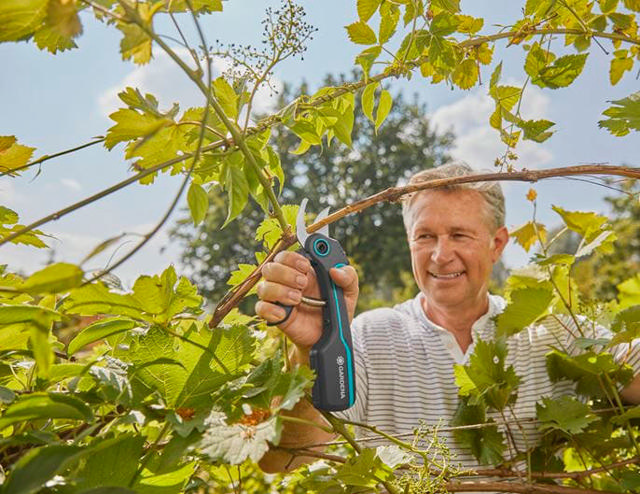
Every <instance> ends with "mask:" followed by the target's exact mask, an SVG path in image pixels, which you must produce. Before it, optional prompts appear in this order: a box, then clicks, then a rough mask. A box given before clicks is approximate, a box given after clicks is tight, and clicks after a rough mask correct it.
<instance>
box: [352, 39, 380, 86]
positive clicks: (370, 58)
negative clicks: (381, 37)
mask: <svg viewBox="0 0 640 494" xmlns="http://www.w3.org/2000/svg"><path fill="white" fill-rule="evenodd" d="M380 53H382V47H381V46H379V45H376V46H371V47H369V48H366V49H364V50H363V51H362V52H361V53H360V54H359V55H358V56H357V57H356V64H358V65H360V66H361V67H362V70H363V71H364V75H365V80H367V78H368V77H369V71H370V70H371V66H372V65H373V62H375V61H376V59H377V58H378V57H379V56H380Z"/></svg>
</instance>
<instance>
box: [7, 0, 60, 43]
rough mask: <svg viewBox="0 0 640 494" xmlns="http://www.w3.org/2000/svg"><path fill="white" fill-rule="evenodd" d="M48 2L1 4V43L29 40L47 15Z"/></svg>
mask: <svg viewBox="0 0 640 494" xmlns="http://www.w3.org/2000/svg"><path fill="white" fill-rule="evenodd" d="M48 3H49V2H48V0H3V1H2V2H0V41H19V40H23V39H27V38H29V37H30V36H31V35H32V34H33V33H34V31H35V30H36V29H37V28H38V27H39V26H40V23H41V22H42V21H43V20H44V18H45V17H46V15H47V4H48Z"/></svg>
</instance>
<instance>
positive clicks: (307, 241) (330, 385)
mask: <svg viewBox="0 0 640 494" xmlns="http://www.w3.org/2000/svg"><path fill="white" fill-rule="evenodd" d="M306 205H307V199H303V201H302V203H301V204H300V209H299V210H298V217H297V221H296V232H297V235H298V241H299V242H300V245H302V247H303V249H304V254H305V255H306V256H307V257H308V258H309V260H310V261H311V266H312V267H313V269H314V270H315V273H316V278H317V280H318V284H319V285H320V293H321V296H322V299H323V300H324V302H325V303H324V306H323V307H322V325H323V331H322V336H321V337H320V340H318V342H317V343H316V344H315V345H313V347H312V348H311V352H310V354H309V359H310V365H311V368H312V369H313V370H314V371H315V373H316V380H315V383H314V385H313V389H312V398H313V405H314V406H315V407H316V408H317V409H319V410H328V411H339V410H346V409H347V408H350V407H351V406H353V404H354V403H355V400H356V388H355V363H354V356H353V343H352V341H351V328H350V324H349V314H348V312H347V306H346V303H345V300H344V293H343V291H342V288H340V287H339V286H337V285H336V284H335V283H334V282H333V280H332V279H331V277H330V276H329V270H330V269H331V268H334V267H335V268H340V267H342V266H346V265H347V264H349V260H348V259H347V255H346V254H345V252H344V250H343V249H342V246H341V245H340V243H339V242H338V241H337V240H335V239H333V238H331V237H329V228H328V226H327V227H324V228H322V229H321V230H319V231H317V232H315V233H312V234H310V235H309V234H307V228H306V225H305V221H304V217H305V209H306ZM328 213H329V209H328V208H327V209H325V210H324V211H322V212H321V213H320V214H319V215H318V217H317V218H316V221H319V220H321V219H323V218H326V217H327V216H328Z"/></svg>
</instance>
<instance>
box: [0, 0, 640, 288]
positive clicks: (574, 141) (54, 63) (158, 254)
mask: <svg viewBox="0 0 640 494" xmlns="http://www.w3.org/2000/svg"><path fill="white" fill-rule="evenodd" d="M300 3H301V5H302V6H303V7H304V8H305V9H306V11H307V14H308V15H307V21H308V22H310V23H311V24H313V25H314V26H316V27H317V28H318V31H317V33H316V34H315V35H314V39H313V40H312V41H310V42H309V45H308V51H307V53H305V55H304V61H301V60H300V59H294V60H289V61H286V62H285V63H284V64H282V65H281V66H280V67H278V68H277V69H276V72H275V75H274V77H275V79H274V82H275V84H279V83H282V81H288V82H291V83H293V84H294V85H295V84H299V83H300V82H301V81H302V80H305V81H307V82H308V83H309V84H310V86H311V87H312V88H317V87H319V85H320V82H321V81H322V79H323V78H324V76H325V75H326V74H327V73H332V74H338V73H341V72H342V73H348V72H350V71H351V68H352V67H353V64H354V58H355V56H356V54H357V53H358V52H359V51H360V49H361V47H358V46H356V45H353V44H351V43H350V42H349V41H348V39H347V35H346V30H345V29H344V26H346V25H348V24H350V23H352V22H354V21H355V20H357V13H356V4H355V1H354V0H352V1H351V2H344V1H339V0H324V1H322V2H318V1H310V0H302V1H301V2H300ZM521 3H522V4H523V3H524V2H514V1H505V0H491V1H481V0H463V1H462V2H461V5H462V10H463V12H464V13H467V14H470V15H475V16H481V17H484V18H485V27H484V31H487V32H493V31H495V30H496V29H498V28H499V27H496V26H500V25H505V24H508V23H509V21H510V20H513V19H515V18H516V16H517V15H518V13H519V11H520V9H521V8H522V5H521ZM278 4H279V2H276V1H272V0H230V1H225V2H224V12H222V13H216V14H213V15H211V16H208V18H207V19H206V20H205V21H204V23H203V26H204V33H205V36H206V37H207V41H208V42H209V43H212V42H213V41H214V40H216V39H219V40H221V41H225V42H229V43H232V42H235V43H242V44H246V43H251V44H253V45H256V46H257V45H259V43H260V35H261V31H262V28H261V25H260V20H261V19H262V17H263V16H264V9H265V8H266V7H267V6H274V7H275V6H277V5H278ZM82 21H83V25H84V33H83V34H82V36H81V37H80V38H79V39H78V40H77V43H78V45H79V49H76V50H72V51H68V52H64V53H61V54H58V55H55V56H54V55H51V54H49V53H47V52H41V51H39V50H38V49H37V48H36V46H35V45H33V44H32V43H24V42H22V43H2V44H0V66H1V67H2V70H1V71H0V135H15V136H16V137H17V138H18V141H19V142H20V143H21V144H25V145H28V146H33V147H36V148H37V150H36V152H35V154H34V157H38V156H42V155H43V154H52V153H55V152H59V151H61V150H65V149H69V148H72V147H74V146H77V145H79V144H83V143H86V142H89V141H90V140H91V139H92V137H94V136H98V135H104V134H105V132H106V129H108V128H109V127H110V126H111V125H112V124H113V122H112V121H111V120H110V119H109V118H108V115H109V114H110V113H111V112H113V111H114V110H115V109H117V108H118V103H119V100H118V98H117V93H118V92H119V91H121V90H122V89H124V88H125V87H127V86H132V87H136V88H139V89H141V90H142V91H143V92H151V93H152V94H154V95H155V96H156V97H158V99H159V101H160V106H161V108H165V109H168V108H170V107H171V105H172V104H173V103H174V102H178V103H179V104H180V106H181V108H182V109H186V108H188V107H190V106H202V104H203V102H202V97H201V95H200V94H199V93H198V92H197V90H195V89H194V87H193V85H192V83H191V82H190V81H188V79H187V78H186V76H185V75H184V74H183V73H182V72H181V71H180V70H179V69H177V68H176V67H175V66H174V65H173V63H172V62H171V60H169V58H168V57H167V56H165V55H163V54H162V53H161V52H160V50H158V49H156V50H155V52H154V54H155V56H154V60H153V61H152V62H151V63H150V64H148V65H145V66H143V67H138V66H135V65H133V64H132V63H131V62H123V61H122V60H121V57H120V54H119V51H118V46H119V42H120V37H119V33H118V32H117V31H116V30H114V29H111V28H109V27H107V26H105V25H103V24H101V23H99V22H97V21H95V20H94V19H92V18H91V16H90V15H89V14H83V16H82ZM181 23H182V24H183V27H184V29H185V31H186V32H187V33H188V35H189V33H191V34H192V33H193V30H192V29H191V28H190V27H189V26H188V25H189V22H188V19H186V18H182V19H181ZM157 29H159V30H161V31H162V32H164V33H167V34H169V35H172V36H175V31H173V28H172V26H171V25H170V24H169V23H168V22H165V21H160V22H158V23H157ZM561 44H562V41H561V40H558V41H557V42H556V46H558V47H559V46H560V45H561ZM505 45H506V44H505V43H503V44H501V45H499V49H497V50H496V52H495V54H494V61H495V62H497V61H499V60H502V61H503V82H505V83H510V84H518V83H520V84H521V83H522V82H523V81H524V79H525V74H524V71H523V69H522V61H521V58H522V50H521V48H519V47H512V48H509V49H505ZM221 67H222V64H221V63H219V62H216V64H215V65H214V69H215V71H216V72H218V71H219V70H220V68H221ZM491 70H492V69H491V68H489V69H485V70H484V72H483V73H482V78H483V80H488V79H489V76H490V74H491ZM608 70H609V61H608V57H607V55H606V54H604V53H603V52H601V51H600V50H594V51H593V52H592V54H591V55H590V56H589V59H588V61H587V65H586V67H585V70H584V72H583V74H582V75H581V76H580V77H579V78H578V79H577V81H576V82H575V83H574V84H573V85H572V86H570V87H569V88H565V89H558V90H549V89H545V90H542V89H540V88H537V87H535V86H531V85H529V86H528V88H527V90H526V93H525V99H524V103H523V108H522V111H523V114H524V115H525V116H526V118H528V119H533V118H546V119H549V120H552V121H554V122H556V123H557V125H556V127H555V129H556V133H555V135H554V136H553V137H552V138H551V139H550V140H548V141H547V142H545V143H544V144H542V145H540V144H535V143H531V142H528V141H526V142H523V143H522V145H521V146H519V147H518V150H517V152H518V154H519V156H520V159H519V160H518V162H517V166H518V167H521V168H527V169H541V168H552V167H561V166H570V165H579V164H590V163H610V164H613V165H627V166H640V163H639V159H638V149H640V138H639V136H638V134H637V133H631V134H629V135H628V136H626V137H622V138H619V137H613V136H611V135H609V133H608V132H607V131H605V130H601V129H599V128H598V126H597V121H598V120H599V119H601V118H602V117H601V113H602V111H603V110H605V109H606V108H607V107H608V106H609V104H608V101H611V100H615V99H620V98H624V97H626V96H628V95H629V94H631V93H633V92H636V91H638V89H639V88H638V86H639V84H638V80H637V79H636V74H635V71H634V73H632V74H630V73H627V74H626V75H625V77H624V78H623V80H622V81H621V82H620V83H619V84H618V85H617V86H615V87H611V86H610V84H609V77H608ZM384 87H385V88H386V89H389V90H390V91H391V92H392V93H394V92H397V91H403V92H404V93H405V94H407V95H408V94H412V93H416V94H417V95H418V97H419V99H420V101H422V102H425V103H426V105H427V109H428V112H429V117H430V119H431V122H432V123H433V125H434V126H435V127H436V128H437V129H439V130H440V131H443V132H444V131H446V130H453V132H454V133H455V135H456V143H455V147H454V148H453V149H452V152H451V154H452V156H453V157H454V158H456V159H462V160H465V161H467V162H468V163H470V164H471V165H472V166H474V167H475V168H484V169H491V168H492V167H493V161H494V159H495V158H496V156H498V155H500V154H502V152H503V150H504V145H503V144H501V143H500V140H499V137H498V135H497V133H496V132H495V131H494V130H493V129H491V128H490V127H489V125H488V118H489V115H490V114H491V112H492V111H493V103H492V100H491V99H490V98H489V96H488V95H487V90H488V85H486V84H485V85H481V86H476V87H474V88H472V89H471V90H468V91H463V90H459V89H455V90H452V89H450V88H448V87H445V86H443V85H431V84H429V83H428V82H425V81H424V80H423V79H421V77H419V76H416V77H413V78H412V79H411V80H410V81H406V80H394V81H385V83H384ZM258 101H259V108H260V109H262V110H268V109H269V108H272V105H273V103H272V100H271V99H270V98H269V91H268V90H263V91H262V92H261V94H260V95H259V98H258ZM130 175H131V171H130V169H129V163H127V161H126V160H125V159H124V151H123V146H122V145H120V146H117V147H116V148H114V149H113V150H112V151H111V152H108V151H107V150H106V149H105V148H104V147H101V146H100V145H98V146H93V147H91V148H87V149H85V150H83V151H80V152H78V153H74V154H71V155H66V156H64V157H61V158H57V159H55V160H51V161H48V162H46V163H44V164H43V166H42V167H41V168H40V169H39V170H33V171H28V172H26V173H23V174H22V175H21V176H19V177H16V178H10V177H2V178H0V204H1V205H4V206H6V207H9V208H11V209H13V210H15V211H16V212H18V214H19V215H20V219H21V223H23V224H24V223H29V222H32V221H34V220H36V219H38V218H40V217H42V216H45V215H47V214H50V213H52V212H54V211H56V210H59V209H61V208H63V207H65V206H68V205H69V204H71V203H73V202H76V201H78V200H81V199H83V198H84V197H87V196H89V195H91V194H93V193H96V192H98V191H100V190H102V189H103V188H105V187H106V186H109V185H111V184H113V183H116V182H118V181H120V180H123V179H125V178H127V177H129V176H130ZM180 181H181V180H180V177H168V176H162V177H160V178H159V179H158V180H156V183H155V184H154V185H153V186H143V185H139V184H135V185H132V186H130V187H128V188H127V189H125V190H123V191H120V192H117V193H115V194H112V195H111V196H108V197H106V198H104V199H102V200H100V201H99V202H96V203H94V204H91V205H90V206H88V207H85V208H83V209H81V210H79V211H77V212H75V213H72V214H71V215H68V216H66V217H64V218H60V219H59V220H57V221H55V222H52V223H49V224H47V225H44V226H43V227H41V230H43V231H44V232H46V233H47V234H50V235H52V236H53V237H54V238H52V239H50V241H49V243H50V245H51V247H52V249H50V250H48V251H45V250H38V249H35V248H30V247H24V246H20V247H14V246H2V247H0V264H8V265H9V266H10V268H12V269H16V270H21V271H22V272H24V273H31V272H34V271H36V270H38V269H41V268H42V267H43V266H44V265H45V264H46V263H47V262H49V261H51V260H55V261H66V262H74V263H79V262H80V261H81V260H82V259H83V258H84V257H85V256H86V255H87V254H88V253H89V252H91V250H92V249H93V248H94V247H96V245H98V244H99V243H100V242H102V241H103V240H105V239H107V238H111V237H115V236H118V235H120V234H121V233H123V232H126V233H138V234H139V233H144V232H146V231H148V230H150V229H151V228H153V226H154V225H155V224H156V223H157V221H159V219H160V218H161V217H162V216H163V215H164V214H165V212H166V210H167V208H168V207H169V204H170V202H171V201H172V200H173V197H174V196H175V194H176V192H177V190H178V188H179V186H180ZM503 187H504V190H505V194H506V198H507V225H508V226H509V227H511V228H513V227H517V226H518V225H520V224H522V223H525V222H526V221H529V220H530V219H531V215H532V206H531V203H529V202H528V201H527V200H526V198H525V195H526V193H527V191H528V190H529V188H530V187H531V185H530V184H515V183H505V184H503ZM533 187H534V188H535V189H536V191H537V192H538V211H537V219H538V220H539V221H542V222H545V223H547V224H549V225H553V224H557V222H558V218H557V215H556V214H555V213H554V212H552V211H551V205H559V206H561V207H562V208H564V209H568V210H577V209H581V210H590V211H598V212H603V213H605V212H607V206H606V203H605V202H604V201H603V197H604V196H605V195H607V194H609V193H610V191H607V190H606V189H604V188H602V187H598V186H595V185H593V184H587V183H583V182H578V181H570V180H567V179H557V180H550V181H545V182H540V183H537V184H535V185H534V186H533ZM185 206H186V198H185V197H182V199H181V202H180V207H181V208H184V207H185ZM180 216H182V215H181V214H179V213H178V214H175V213H174V215H173V216H172V218H171V219H170V220H169V222H168V226H170V225H171V224H172V223H173V221H175V220H176V219H177V218H178V217H180ZM166 230H167V228H164V229H163V230H162V231H161V232H160V233H159V234H158V235H157V236H156V237H155V238H154V239H153V240H152V241H151V242H150V243H149V244H147V246H146V247H145V248H144V249H143V251H142V252H139V253H138V254H136V255H135V256H134V257H133V258H132V259H130V260H129V261H128V262H127V263H126V264H125V265H123V266H122V267H120V268H118V269H117V270H116V271H115V274H116V275H117V276H119V277H120V278H121V279H122V281H123V283H124V284H125V286H127V285H128V286H130V285H131V284H132V282H133V281H134V280H135V278H136V277H137V276H139V275H140V274H155V273H159V272H161V271H162V270H163V269H164V268H165V267H166V266H167V265H169V264H171V263H173V264H175V265H176V266H177V268H178V271H180V263H179V253H180V252H179V248H178V246H177V245H176V244H175V243H172V242H170V241H169V238H168V236H167V233H166ZM135 240H136V237H134V236H129V237H127V238H126V239H125V240H124V241H123V242H120V243H118V244H115V245H114V248H112V249H109V250H107V251H105V252H104V253H103V254H102V255H100V256H96V257H95V258H94V259H91V260H90V261H89V262H88V263H86V265H84V267H85V269H86V270H93V269H95V270H98V269H102V268H104V267H105V266H106V265H108V264H109V263H110V262H112V259H113V257H114V256H115V257H117V256H118V255H121V254H122V253H123V252H125V251H126V250H127V249H129V248H131V247H132V246H133V242H134V241H135ZM504 259H505V262H506V264H507V265H508V266H510V267H517V266H520V265H523V264H525V263H526V261H527V259H528V254H527V253H525V252H524V251H523V250H522V249H521V248H520V247H518V246H517V245H511V246H509V247H508V248H507V250H506V252H505V254H504Z"/></svg>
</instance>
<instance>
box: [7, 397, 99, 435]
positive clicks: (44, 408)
mask: <svg viewBox="0 0 640 494" xmlns="http://www.w3.org/2000/svg"><path fill="white" fill-rule="evenodd" d="M52 418H60V419H70V420H82V421H85V422H92V421H93V413H92V411H91V408H89V407H88V406H87V405H86V404H85V403H84V402H83V401H81V400H79V399H78V398H74V397H73V396H70V395H67V394H62V393H33V394H30V395H26V396H23V397H21V398H20V399H19V400H18V401H16V402H14V403H13V404H12V405H10V406H9V408H7V410H6V411H5V413H4V415H3V416H2V418H0V429H4V428H5V427H8V426H10V425H13V424H16V423H19V422H23V421H27V420H38V419H52Z"/></svg>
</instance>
